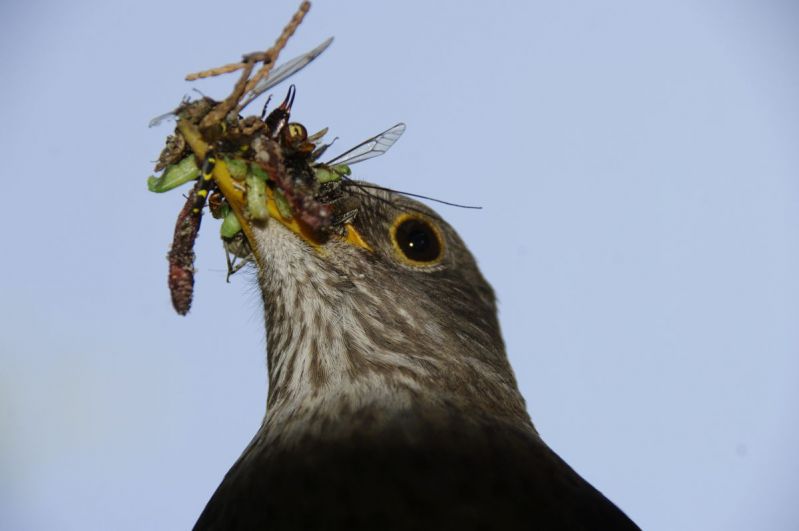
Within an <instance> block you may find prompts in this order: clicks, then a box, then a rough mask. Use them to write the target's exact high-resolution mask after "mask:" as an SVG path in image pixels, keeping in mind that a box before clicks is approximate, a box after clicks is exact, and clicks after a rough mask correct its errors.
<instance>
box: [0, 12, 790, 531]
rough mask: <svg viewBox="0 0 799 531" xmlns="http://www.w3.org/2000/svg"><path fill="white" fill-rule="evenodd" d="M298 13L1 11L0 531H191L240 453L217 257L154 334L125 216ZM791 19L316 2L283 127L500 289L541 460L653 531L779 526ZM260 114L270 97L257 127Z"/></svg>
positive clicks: (172, 208)
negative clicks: (464, 206)
mask: <svg viewBox="0 0 799 531" xmlns="http://www.w3.org/2000/svg"><path fill="white" fill-rule="evenodd" d="M297 3H298V2H294V1H284V0H281V1H274V2H263V1H261V2H231V3H230V4H229V5H230V6H232V7H223V6H224V5H225V4H223V3H219V2H205V1H194V2H183V3H178V2H175V3H168V2H155V1H135V2H133V1H130V2H99V1H98V2H94V3H91V2H86V1H76V2H44V1H41V2H25V3H24V4H23V3H22V2H14V3H12V2H4V3H3V4H2V6H1V7H0V18H2V20H3V22H4V24H3V26H4V29H3V31H2V32H0V50H2V52H0V72H2V78H3V82H2V84H0V94H2V100H1V101H0V112H1V114H0V116H2V118H3V120H4V124H3V127H2V128H1V129H0V145H2V146H3V147H4V153H5V160H4V165H3V166H4V167H3V171H2V173H3V182H4V189H5V193H6V195H5V197H4V201H3V209H2V210H3V212H4V214H5V215H4V220H5V223H6V229H5V237H4V240H3V241H4V246H3V248H4V252H3V260H2V261H0V323H2V328H1V330H2V333H0V528H2V529H15V530H40V529H41V530H44V529H59V530H92V529H97V530H106V529H114V530H138V529H148V530H160V529H164V530H167V529H186V528H188V527H190V526H191V525H192V524H193V522H194V520H195V519H196V517H197V516H198V515H199V513H200V511H201V510H202V508H203V506H204V504H205V502H206V501H207V500H208V498H209V496H210V495H211V493H212V492H213V490H214V489H215V488H216V486H217V485H218V483H219V481H220V480H221V478H222V476H223V474H224V473H225V472H226V471H227V469H228V468H229V466H230V465H231V464H232V463H233V462H234V460H235V459H236V457H237V456H238V455H239V453H240V452H241V451H242V450H243V448H244V447H245V445H246V444H247V442H248V441H249V439H250V437H251V436H252V435H253V434H254V433H255V431H256V430H257V428H258V426H259V423H260V420H261V418H262V416H263V413H264V407H265V396H266V389H265V380H266V374H265V371H266V369H265V361H264V360H265V354H264V348H265V342H264V331H263V323H262V317H261V307H260V302H259V297H258V294H257V292H256V287H255V284H254V282H253V278H252V275H251V274H240V275H236V276H235V277H234V278H233V279H232V282H231V283H230V284H226V283H225V262H224V255H223V253H222V250H221V246H220V244H219V241H218V239H217V237H216V234H217V227H216V224H215V223H214V222H212V221H211V220H210V218H209V219H207V220H206V222H205V224H204V226H203V231H202V233H201V235H200V241H199V242H198V247H197V252H198V261H197V267H198V275H197V286H196V288H197V289H196V294H195V302H194V307H193V309H192V311H191V313H190V314H189V316H188V317H179V316H177V315H176V314H175V313H174V311H173V310H172V308H171V305H170V303H169V294H168V290H167V287H166V266H167V264H166V261H165V259H164V256H165V253H166V251H167V249H168V246H169V242H170V240H171V236H172V228H173V224H174V220H175V217H176V215H177V213H178V210H179V209H180V207H181V205H182V202H183V199H182V197H181V194H180V193H177V192H175V193H171V194H165V195H162V196H156V195H154V194H150V193H149V192H147V189H146V177H147V176H148V175H150V173H151V172H152V166H153V161H154V160H155V159H156V158H157V156H158V153H159V151H160V149H161V147H162V144H163V140H164V138H165V136H166V135H167V134H168V132H169V129H170V127H169V126H162V127H161V128H158V129H148V128H147V123H148V121H149V120H150V118H152V117H153V116H155V115H157V114H160V113H162V112H165V111H167V110H169V109H171V108H173V107H174V106H175V105H176V104H177V103H178V102H179V101H180V99H181V98H182V97H183V95H184V94H187V93H189V92H190V90H191V88H193V87H196V88H199V89H200V90H202V91H203V92H205V93H207V94H209V95H211V96H216V97H222V96H224V95H226V94H227V92H228V91H229V88H230V86H231V84H232V82H233V80H232V79H229V78H228V79H219V80H214V81H205V82H199V83H196V84H189V83H186V82H185V81H183V76H184V75H185V74H186V73H188V72H191V71H195V70H199V69H203V68H208V67H212V66H218V65H220V64H223V63H227V62H230V61H233V60H236V59H237V58H238V56H239V55H240V54H241V53H243V52H249V51H255V50H259V49H264V48H266V47H267V46H268V45H270V44H271V43H272V42H273V40H274V39H275V37H276V36H277V35H278V33H279V31H280V29H281V28H282V26H283V25H284V24H285V22H286V21H287V20H288V19H289V17H290V16H291V14H292V13H293V11H294V9H295V7H296V5H297ZM797 27H799V10H798V9H797V7H796V4H795V3H794V2H788V1H786V2H768V1H765V2H764V1H758V2H756V1H751V2H742V1H708V2H695V1H685V2H679V1H678V2H675V1H662V2H655V1H652V2H634V1H628V2H623V1H612V2H602V3H601V5H600V3H598V2H591V1H571V2H546V3H545V2H524V3H522V2H518V3H510V2H505V3H502V2H482V3H476V2H469V3H467V2H436V3H435V4H433V3H430V2H411V1H403V2H391V3H385V2H373V1H362V2H331V1H327V2H323V1H318V2H316V4H315V5H314V7H313V9H312V10H311V12H310V14H309V15H308V17H307V18H306V21H305V23H303V25H302V27H301V28H300V29H299V31H298V32H297V34H296V35H295V37H294V38H293V39H292V41H291V42H290V44H289V46H288V48H287V49H286V51H285V53H284V56H283V59H284V60H285V59H289V58H291V57H293V56H295V55H298V54H300V53H303V52H305V51H307V50H310V49H311V48H313V47H314V46H316V45H317V44H319V43H320V42H322V41H323V40H324V39H325V38H326V37H328V36H331V35H332V36H335V38H336V40H335V42H334V43H333V45H332V46H331V47H330V48H329V49H328V50H327V51H326V52H325V53H324V54H323V55H322V56H321V57H320V58H319V59H318V60H317V61H316V62H315V63H314V64H312V65H311V66H309V67H308V68H307V69H306V70H304V71H303V72H302V73H300V74H298V75H297V76H296V77H295V78H293V82H295V83H296V85H297V97H296V102H295V107H294V111H295V112H294V115H293V116H294V117H295V118H296V119H298V120H299V121H301V122H303V123H305V124H306V125H307V126H308V128H309V129H310V130H316V129H320V128H322V127H324V126H329V127H330V128H331V134H332V135H333V136H338V137H339V140H338V141H337V144H336V146H335V147H336V148H340V149H344V148H346V147H349V146H351V145H354V144H356V143H358V142H359V141H361V140H363V139H365V138H366V137H368V136H370V135H373V134H375V133H377V132H379V131H382V130H383V129H385V128H386V127H388V126H389V125H392V124H394V123H396V122H398V121H404V122H406V123H407V124H408V130H407V132H406V133H405V135H404V136H403V138H402V139H401V140H400V141H399V142H398V143H397V144H396V145H395V146H394V148H393V149H392V150H391V151H390V152H389V153H388V154H387V155H386V156H384V157H382V158H380V159H375V160H371V161H368V162H365V163H363V164H361V165H359V166H357V167H356V168H355V169H356V170H357V171H356V177H358V178H361V179H366V180H371V181H374V182H377V183H380V184H383V185H387V186H391V187H393V188H399V189H402V190H406V191H410V192H416V193H422V194H426V195H430V196H434V197H440V198H443V199H447V200H449V201H455V202H463V203H470V204H474V203H477V204H480V205H482V206H483V207H484V209H483V210H481V211H471V210H460V209H455V208H450V207H444V206H435V205H434V206H435V208H436V209H437V210H438V211H439V212H440V213H441V214H442V215H443V216H445V217H446V218H447V219H448V220H449V221H450V222H451V223H452V224H453V225H454V226H455V227H456V229H457V230H458V231H459V232H460V233H461V235H462V236H463V238H464V240H465V241H466V242H467V243H468V244H469V246H470V248H471V249H472V251H473V252H474V254H475V255H476V256H477V259H478V261H479V263H480V265H481V268H482V270H483V273H484V274H485V276H486V277H487V278H488V279H489V281H490V282H492V284H493V285H494V287H495V288H496V291H497V294H498V297H499V301H500V319H501V323H502V326H503V330H504V333H505V339H506V342H507V347H508V352H509V355H510V358H511V361H512V363H513V366H514V368H515V370H516V374H517V376H518V379H519V383H520V386H521V388H522V392H523V393H524V395H525V397H526V398H527V403H528V407H529V410H530V413H531V415H532V418H533V421H534V422H535V424H536V426H537V427H538V429H539V431H540V432H541V434H542V435H543V437H544V439H545V440H546V441H547V442H548V443H549V444H550V445H551V446H552V447H553V448H554V449H555V451H557V452H558V453H559V454H560V455H561V456H562V457H563V458H564V459H566V461H568V462H569V463H570V464H571V465H572V466H573V467H574V468H575V469H577V470H578V471H579V472H580V473H581V474H582V475H583V476H584V477H586V479H588V480H589V481H591V482H592V483H593V484H594V485H595V486H596V487H598V488H599V489H600V490H602V491H603V492H604V493H605V494H606V495H607V496H608V497H609V498H611V499H612V500H614V501H615V502H616V503H617V504H618V505H619V506H620V507H622V508H623V509H624V510H625V511H626V512H627V513H628V514H629V515H630V516H631V517H632V518H633V519H634V520H636V521H637V522H638V523H639V525H641V527H642V528H644V529H647V530H663V531H667V530H675V529H680V530H697V531H699V530H703V531H705V530H750V529H769V530H794V529H797V526H799V509H798V508H797V505H796V492H799V453H797V451H796V449H797V448H799V408H797V405H799V327H797V317H799V238H797V232H798V231H799V185H798V184H797V177H799V150H797V145H798V144H797V142H798V141H799V98H797V94H799V61H798V60H797V59H799V33H797V31H796V28H797ZM284 90H285V86H282V87H279V88H278V89H276V91H275V94H276V96H277V97H282V95H283V93H284V92H283V91H284Z"/></svg>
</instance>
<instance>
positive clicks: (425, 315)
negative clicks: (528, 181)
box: [246, 181, 532, 433]
mask: <svg viewBox="0 0 799 531" xmlns="http://www.w3.org/2000/svg"><path fill="white" fill-rule="evenodd" d="M341 193H342V197H341V198H340V199H338V200H337V201H336V202H335V203H333V205H334V209H335V211H334V215H335V216H343V215H345V214H346V213H350V214H352V213H354V217H353V218H351V219H350V221H348V222H347V223H345V224H343V226H342V227H341V228H342V230H341V233H340V234H334V235H329V236H327V237H324V238H319V237H317V236H314V235H313V234H312V233H311V232H309V231H307V230H305V229H304V228H303V227H302V226H301V225H300V224H298V223H297V221H296V219H292V220H288V219H285V218H283V217H281V216H280V215H279V214H278V211H277V208H275V207H274V206H272V205H271V203H270V206H272V207H271V208H270V210H271V211H272V212H273V216H272V217H271V218H269V219H268V220H267V221H266V222H260V223H255V222H252V223H248V227H246V228H247V229H248V230H247V233H248V237H249V240H250V245H251V247H252V250H253V252H254V254H255V256H256V262H257V264H258V281H259V285H260V288H261V291H262V294H263V301H264V307H265V314H266V327H267V350H268V353H267V359H268V368H269V397H268V403H267V418H266V425H268V424H275V425H277V424H292V423H293V424H294V425H295V427H298V426H301V425H303V423H305V422H306V421H307V420H308V418H309V417H313V418H316V419H317V420H319V419H320V418H328V419H338V420H340V418H341V416H342V415H345V416H348V415H351V416H352V417H353V418H357V419H360V420H359V421H363V422H364V423H368V424H369V425H374V424H375V423H377V424H379V423H380V421H381V419H380V418H377V419H375V418H374V415H372V414H371V413H369V412H370V411H380V412H381V413H380V415H385V414H391V413H392V412H398V413H400V414H401V413H402V412H407V411H410V410H423V411H437V412H440V413H444V414H447V412H448V411H449V412H451V411H469V412H470V415H474V416H475V418H478V417H484V416H490V417H493V418H497V417H499V418H506V419H507V420H508V421H511V422H519V421H522V422H523V423H525V424H529V422H530V421H529V417H528V415H527V413H526V411H525V407H524V401H523V399H522V398H521V395H520V394H519V392H518V390H517V387H516V382H515V378H514V376H513V372H512V370H511V368H510V365H509V363H508V360H507V357H506V354H505V349H504V345H503V341H502V336H501V334H500V329H499V324H498V321H497V315H496V304H495V299H494V292H493V290H492V289H491V287H490V285H489V284H488V283H487V282H486V281H485V279H484V278H483V276H482V274H481V273H480V271H479V269H478V267H477V264H476V262H475V259H474V257H473V256H472V254H471V253H470V252H469V250H468V249H467V248H466V246H465V245H464V243H463V241H462V240H461V239H460V237H459V236H458V234H457V233H456V232H455V230H454V229H453V228H452V227H451V226H450V225H449V224H448V223H447V222H446V221H444V220H443V219H442V218H441V216H439V215H438V214H436V213H435V212H434V211H433V210H432V209H430V208H428V207H427V206H425V205H423V204H421V203H419V202H417V201H414V200H411V199H409V198H407V197H405V196H403V195H400V194H397V193H393V192H390V191H386V190H383V189H379V188H377V187H373V186H372V185H367V184H366V183H359V182H356V181H344V182H343V183H342V186H341ZM269 201H270V202H271V201H273V199H272V198H271V196H270V199H269ZM275 214H277V215H275ZM373 406H379V407H373ZM303 419H305V420H303ZM320 422H321V421H320ZM320 422H317V424H319V425H320V426H321V425H323V424H325V423H324V422H321V423H320ZM330 422H331V423H332V424H335V425H341V423H340V422H338V423H336V422H335V420H330ZM332 424H331V425H332ZM348 425H349V426H350V427H352V423H350V424H348ZM531 428H532V427H531ZM298 429H303V428H298ZM320 429H326V430H330V429H333V428H331V426H330V425H328V426H327V428H320ZM326 433H328V432H326Z"/></svg>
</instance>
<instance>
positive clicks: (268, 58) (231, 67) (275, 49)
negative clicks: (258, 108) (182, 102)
mask: <svg viewBox="0 0 799 531" xmlns="http://www.w3.org/2000/svg"><path fill="white" fill-rule="evenodd" d="M309 9H311V3H310V2H308V1H305V2H303V3H302V4H300V7H299V8H298V9H297V12H296V13H294V16H293V17H292V18H291V20H290V21H289V23H288V24H287V25H286V27H285V28H283V33H282V34H281V35H280V37H279V38H278V39H277V41H276V42H275V45H274V46H272V48H270V49H269V50H268V51H267V52H266V53H263V52H261V53H260V54H258V53H255V54H250V55H249V56H247V57H245V60H244V61H240V62H238V63H230V64H226V65H224V66H219V67H217V68H211V69H209V70H203V71H202V72H195V73H193V74H189V75H187V76H186V81H195V80H197V79H202V78H206V77H214V76H220V75H222V74H229V73H231V72H235V71H237V70H241V69H242V68H244V67H245V66H246V64H247V62H248V60H247V58H249V59H250V60H258V61H263V62H264V66H263V67H262V68H261V70H260V71H259V72H258V73H257V74H256V75H255V77H254V78H253V79H254V83H253V84H252V86H255V83H257V82H258V81H259V80H261V79H262V78H263V77H264V76H265V75H266V74H268V73H269V70H271V69H272V66H271V65H272V64H274V62H275V60H276V59H277V56H278V54H279V53H280V51H281V50H282V49H283V47H284V46H286V42H287V41H288V39H289V38H290V37H291V36H292V35H293V34H294V32H295V31H296V30H297V27H298V26H299V25H300V23H302V19H303V18H304V17H305V14H306V13H308V10H309ZM257 56H260V57H257ZM267 66H268V68H267ZM264 70H265V72H264ZM252 86H248V87H247V90H252Z"/></svg>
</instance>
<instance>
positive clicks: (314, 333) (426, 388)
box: [195, 185, 638, 530]
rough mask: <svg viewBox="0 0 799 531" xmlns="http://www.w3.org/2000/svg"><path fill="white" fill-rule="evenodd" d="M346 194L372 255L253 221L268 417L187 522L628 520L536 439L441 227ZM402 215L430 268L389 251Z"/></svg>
mask: <svg viewBox="0 0 799 531" xmlns="http://www.w3.org/2000/svg"><path fill="white" fill-rule="evenodd" d="M345 188H346V190H347V192H346V193H347V194H348V195H349V197H348V198H346V199H345V200H344V201H343V202H341V204H342V205H346V207H347V209H350V208H352V207H353V206H355V207H357V209H358V214H357V217H356V218H355V219H354V221H353V229H351V230H354V231H356V232H357V233H358V234H359V235H360V236H361V238H362V240H363V241H364V242H365V243H366V246H368V247H369V248H370V249H369V250H367V249H366V248H364V247H365V246H358V245H353V244H352V243H349V242H347V241H345V240H344V239H342V238H336V237H334V238H331V239H330V240H328V241H327V242H325V243H324V244H322V245H320V246H318V247H315V246H314V245H312V244H311V243H309V241H307V240H306V239H305V238H303V237H300V236H298V235H297V234H295V233H294V232H292V231H290V230H289V229H287V228H286V227H285V226H284V225H282V224H281V223H278V222H275V221H274V220H269V222H268V223H266V224H264V225H263V226H256V227H253V231H254V235H255V240H256V241H255V245H254V251H255V253H256V255H257V256H258V258H259V263H260V264H261V267H259V271H258V279H259V284H260V287H261V290H262V293H263V300H264V307H265V313H266V326H267V345H268V352H267V359H268V369H269V396H268V401H267V412H266V417H265V419H264V422H263V424H262V426H261V428H260V430H259V431H258V433H257V434H256V436H255V438H254V439H253V441H252V442H251V443H250V445H249V447H248V448H247V449H246V450H245V451H244V453H243V454H242V456H241V457H240V458H239V460H238V462H237V463H236V464H235V465H234V466H233V468H232V469H231V470H230V471H229V472H228V474H227V475H226V476H225V478H224V480H223V481H222V484H221V485H220V486H219V488H218V489H217V491H216V493H215V494H214V495H213V497H212V498H211V500H210V501H209V502H208V505H207V506H206V508H205V510H204V511H203V513H202V515H201V516H200V519H199V520H198V522H197V524H196V526H195V529H198V530H206V529H638V527H637V526H636V525H635V524H634V523H633V522H632V521H630V520H629V519H628V518H627V517H626V516H625V515H624V514H623V513H622V512H621V511H620V510H619V509H618V508H616V507H615V506H614V505H613V504H612V503H611V502H610V501H608V500H607V499H606V498H605V497H604V496H603V495H602V494H600V493H599V492H598V491H597V490H595V489H594V488H593V487H592V486H591V485H589V484H588V483H587V482H586V481H585V480H583V479H582V478H581V477H580V476H579V475H578V474H577V473H575V472H574V471H573V470H572V469H571V468H570V467H569V466H568V465H567V464H566V463H564V462H563V461H562V460H561V459H560V458H559V457H558V456H557V455H556V454H555V453H554V452H552V451H551V450H550V449H549V448H548V447H547V446H546V445H545V444H544V442H543V441H542V440H541V439H540V437H539V436H538V434H537V432H536V431H535V428H534V427H533V424H532V422H531V421H530V418H529V416H528V414H527V412H526V409H525V404H524V399H523V398H522V397H521V395H520V394H519V391H518V388H517V385H516V381H515V378H514V375H513V371H512V369H511V367H510V365H509V363H508V360H507V356H506V354H505V349H504V345H503V341H502V337H501V334H500V330H499V324H498V322H497V317H496V306H495V302H494V294H493V291H492V289H491V287H490V286H489V285H488V283H487V282H486V281H485V279H483V277H482V275H481V274H480V271H479V270H478V268H477V265H476V263H475V261H474V258H473V257H472V255H471V254H470V253H469V251H468V250H467V248H466V246H465V245H464V244H463V242H462V241H461V240H460V238H459V237H458V235H457V234H456V233H455V231H454V230H453V229H452V228H451V227H450V226H449V225H448V224H447V223H446V222H444V221H443V220H441V219H440V218H439V217H438V216H437V215H436V214H435V213H434V212H433V211H432V210H430V209H428V208H427V207H425V206H423V205H421V204H419V203H418V202H415V201H412V200H410V199H408V198H405V197H402V196H399V195H395V194H390V193H388V192H382V191H375V190H369V191H368V193H366V189H362V188H358V187H356V186H353V185H350V186H347V187H345ZM341 208H343V207H341ZM399 216H404V217H408V216H410V218H412V219H417V220H421V221H422V222H423V223H427V224H429V225H430V226H431V227H432V229H433V233H434V234H437V235H438V236H440V237H441V239H442V240H443V257H442V258H441V259H440V261H435V260H434V261H431V262H427V263H425V264H414V263H413V262H411V261H409V260H407V259H406V258H404V257H403V254H402V251H401V249H400V248H399V247H397V246H396V245H395V244H394V243H392V242H393V240H392V236H391V235H392V231H393V230H394V227H395V226H396V222H397V220H398V217H399ZM431 234H432V233H431Z"/></svg>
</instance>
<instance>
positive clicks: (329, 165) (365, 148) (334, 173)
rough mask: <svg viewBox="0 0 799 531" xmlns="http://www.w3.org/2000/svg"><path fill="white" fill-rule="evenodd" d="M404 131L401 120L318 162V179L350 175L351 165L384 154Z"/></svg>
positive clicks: (332, 178) (316, 169) (326, 180)
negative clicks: (336, 154) (328, 158)
mask: <svg viewBox="0 0 799 531" xmlns="http://www.w3.org/2000/svg"><path fill="white" fill-rule="evenodd" d="M404 132H405V124H404V123H402V122H400V123H398V124H395V125H392V126H391V127H389V128H388V129H386V130H385V131H383V132H382V133H378V134H376V135H375V136H373V137H371V138H368V139H366V140H364V141H363V142H361V143H360V144H358V145H357V146H355V147H353V148H351V149H348V150H347V151H345V152H344V153H342V154H341V155H338V156H337V157H334V158H332V159H330V160H329V161H327V162H325V163H324V164H317V165H316V166H315V167H314V172H315V173H316V178H317V180H318V181H319V182H322V183H325V182H331V181H336V180H339V179H341V178H346V177H349V175H350V174H351V173H352V171H351V170H350V166H351V165H353V164H357V163H358V162H362V161H364V160H368V159H371V158H374V157H379V156H380V155H383V154H384V153H385V152H386V151H388V150H389V149H391V146H393V145H394V144H395V143H396V142H397V140H399V138H400V137H401V136H402V133H404ZM327 147H329V144H328V145H326V146H324V149H326V148H327ZM320 155H321V153H320Z"/></svg>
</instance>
